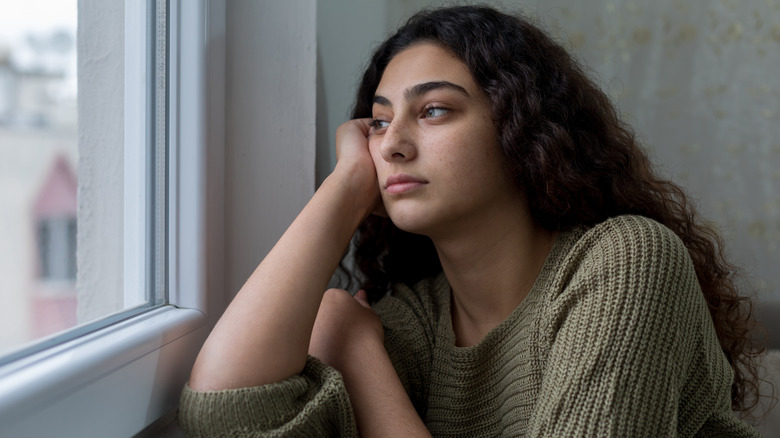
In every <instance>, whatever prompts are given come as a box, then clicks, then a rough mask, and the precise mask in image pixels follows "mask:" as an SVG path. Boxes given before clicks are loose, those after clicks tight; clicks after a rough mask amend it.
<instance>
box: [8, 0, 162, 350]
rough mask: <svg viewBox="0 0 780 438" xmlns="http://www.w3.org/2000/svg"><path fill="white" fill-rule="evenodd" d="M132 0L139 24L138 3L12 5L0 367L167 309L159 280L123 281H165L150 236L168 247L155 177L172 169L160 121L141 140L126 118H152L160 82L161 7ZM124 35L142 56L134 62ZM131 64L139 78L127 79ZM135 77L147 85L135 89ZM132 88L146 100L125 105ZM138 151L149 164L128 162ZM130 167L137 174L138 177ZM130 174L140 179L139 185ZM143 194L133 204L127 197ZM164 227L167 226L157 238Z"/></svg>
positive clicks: (63, 0) (97, 0) (54, 0)
mask: <svg viewBox="0 0 780 438" xmlns="http://www.w3.org/2000/svg"><path fill="white" fill-rule="evenodd" d="M134 3H138V4H139V5H140V6H138V7H135V10H134V13H135V18H136V19H135V20H134V21H133V20H129V21H127V20H126V18H127V16H126V15H127V14H126V9H127V10H131V7H130V6H126V5H125V3H124V2H123V1H121V0H109V1H104V0H80V1H77V0H36V1H25V2H4V4H3V6H2V14H0V299H2V303H3V305H2V306H0V362H1V361H3V360H4V358H6V359H7V358H9V357H12V356H16V355H18V354H21V353H20V352H22V351H27V350H29V349H30V348H35V345H44V344H47V343H48V344H50V343H52V342H57V341H59V340H62V339H65V338H67V337H68V336H71V337H72V336H76V335H78V334H79V333H83V332H85V331H88V330H90V329H91V328H94V322H95V321H97V320H102V321H111V320H115V319H118V318H121V317H122V316H121V315H123V312H125V311H127V310H128V309H129V308H139V307H140V308H144V307H148V306H149V303H150V302H151V303H157V302H159V299H157V298H153V297H154V296H155V295H154V294H155V293H156V294H158V295H159V294H160V290H159V289H161V288H160V287H157V288H156V289H158V290H157V291H154V290H153V289H154V288H153V287H152V286H153V283H152V282H151V281H141V282H132V281H131V282H128V281H127V279H128V278H148V279H151V278H159V277H160V275H161V274H160V272H162V273H164V269H162V268H164V266H162V267H161V266H160V265H159V261H160V260H161V259H163V258H164V254H162V255H161V256H159V257H156V256H155V252H154V251H153V250H152V249H153V248H155V245H154V244H153V242H154V241H153V240H152V239H160V241H161V242H164V241H165V240H164V239H165V236H164V235H163V234H164V219H165V216H164V211H163V213H162V214H163V216H162V220H163V222H162V227H160V226H159V224H160V219H156V218H155V216H154V215H153V213H154V212H155V208H152V207H149V206H151V205H153V204H151V203H152V202H154V201H155V200H156V201H157V202H158V205H160V204H161V205H163V206H164V205H165V199H164V197H165V193H164V192H162V193H161V194H157V193H156V192H154V190H153V189H148V187H153V186H154V177H155V174H154V172H152V171H149V170H148V169H149V168H154V167H155V166H158V167H162V168H163V169H164V167H165V163H164V162H160V161H159V159H156V158H155V154H154V148H155V142H154V138H155V135H154V131H153V129H155V125H154V124H153V123H142V124H141V125H140V129H141V130H143V132H141V133H140V134H139V135H136V136H135V137H134V138H131V140H133V141H130V142H128V141H126V138H127V137H126V135H125V130H126V126H125V125H126V120H131V119H132V120H143V121H146V120H154V118H153V117H152V115H153V114H154V111H153V109H154V99H155V91H154V90H153V89H152V87H153V84H154V83H155V82H154V81H153V80H148V81H146V80H145V79H146V78H145V73H146V72H147V71H148V72H153V71H154V69H153V68H152V66H153V65H154V64H153V63H152V61H151V60H154V56H155V53H156V52H155V48H154V42H155V40H154V36H155V34H154V33H149V32H153V31H154V29H155V26H154V25H153V23H154V20H155V17H156V16H157V15H156V12H155V10H156V9H155V6H154V5H153V4H152V3H153V2H134ZM162 17H163V20H164V18H165V14H164V13H163V14H162ZM77 23H79V24H81V26H78V25H77ZM162 23H165V21H162ZM162 28H163V30H164V29H165V26H164V25H163V27H162ZM147 30H148V31H147ZM163 35H164V31H163ZM128 41H130V43H129V44H131V45H132V44H136V46H137V47H136V49H135V51H136V52H137V53H139V54H140V55H139V57H138V59H130V60H129V61H128V57H127V56H126V51H127V50H126V47H128ZM134 41H135V42H137V43H134ZM163 42H164V40H163ZM163 47H164V43H163ZM163 56H164V53H163ZM163 59H164V58H163ZM135 64H138V65H137V66H136V65H135ZM128 66H129V67H130V70H132V71H139V72H140V74H138V75H130V76H131V77H126V71H127V68H128ZM163 72H164V70H163ZM164 77H165V76H164V74H163V78H164ZM131 81H136V82H135V84H138V83H141V84H146V83H147V82H148V84H149V85H148V86H147V85H141V86H138V85H135V88H133V86H131V85H128V84H130V83H131ZM144 87H148V90H147V89H145V88H144ZM133 89H135V90H140V94H141V96H142V97H141V98H140V99H136V101H137V102H136V105H135V106H134V107H132V108H128V107H127V101H128V99H127V98H126V95H127V91H128V90H133ZM129 100H130V101H133V99H129ZM162 109H163V113H162V120H163V121H164V120H165V117H164V114H165V111H164V110H165V108H164V107H163V108H162ZM134 111H135V113H133V112H134ZM136 127H137V128H138V127H139V126H136ZM161 129H163V132H164V123H163V126H162V128H161ZM163 140H164V138H163ZM161 144H162V145H163V147H164V144H165V143H164V141H163V142H161ZM163 150H164V149H163ZM134 151H140V155H139V154H136V156H137V157H140V159H138V160H135V161H133V160H130V161H128V160H127V156H128V155H129V154H130V155H132V154H133V153H134ZM163 156H164V153H163ZM128 162H131V163H136V164H137V166H136V167H130V169H129V170H128V166H127V163H128ZM133 172H135V173H137V176H138V178H135V179H133V178H131V180H132V181H136V182H137V183H136V184H135V185H134V186H133V187H129V185H128V184H127V181H128V176H132V175H131V174H133ZM157 173H159V172H157ZM164 177H165V176H164V175H162V178H164ZM163 181H164V179H163ZM158 184H159V183H158ZM131 186H132V184H131ZM134 193H135V194H140V198H139V201H138V204H139V205H141V207H139V208H137V209H134V208H133V206H132V205H131V207H130V208H128V207H127V205H128V203H127V202H126V198H127V196H128V195H130V196H132V195H133V194H134ZM161 197H163V198H161ZM163 210H164V208H163ZM132 214H136V216H134V217H127V216H128V215H132ZM138 214H141V215H143V216H142V217H138V216H137V215H138ZM154 224H158V231H157V232H152V231H148V230H147V229H149V228H151V227H152V226H153V225H154ZM159 229H162V230H163V232H162V233H161V232H160V231H159ZM128 240H131V241H133V242H140V243H138V244H137V245H136V246H137V247H138V248H140V257H141V261H140V262H136V263H131V264H130V265H129V266H130V268H127V266H128V263H127V260H126V259H127V253H126V249H127V248H126V247H127V244H126V242H127V241H128ZM131 246H132V245H131ZM157 247H158V248H159V245H158V246H157ZM162 247H163V248H164V245H162ZM157 252H160V251H159V249H158V250H157ZM163 252H164V251H163ZM163 278H164V275H163ZM128 284H129V285H130V286H131V288H134V289H133V290H130V289H131V288H129V287H127V285H128ZM107 316H111V319H105V318H106V317H107ZM74 327H75V328H76V330H70V329H73V328H74ZM44 338H48V341H47V342H46V343H44V344H41V343H40V342H38V341H41V340H42V339H44ZM31 346H32V347H31ZM9 355H10V356H9Z"/></svg>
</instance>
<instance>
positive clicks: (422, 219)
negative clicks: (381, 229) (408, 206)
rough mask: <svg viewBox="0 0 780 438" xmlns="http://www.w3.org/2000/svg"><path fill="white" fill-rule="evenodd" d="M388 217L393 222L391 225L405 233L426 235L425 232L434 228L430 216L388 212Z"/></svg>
mask: <svg viewBox="0 0 780 438" xmlns="http://www.w3.org/2000/svg"><path fill="white" fill-rule="evenodd" d="M388 217H389V218H390V220H391V221H393V225H395V226H396V227H398V228H399V229H400V230H403V231H406V232H407V233H414V234H424V235H428V233H427V230H430V229H431V228H433V227H434V224H433V222H432V221H431V220H430V216H426V215H421V214H410V213H409V212H399V211H388Z"/></svg>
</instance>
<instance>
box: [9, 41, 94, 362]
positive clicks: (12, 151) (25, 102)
mask: <svg viewBox="0 0 780 438" xmlns="http://www.w3.org/2000/svg"><path fill="white" fill-rule="evenodd" d="M75 57H76V53H75V44H74V36H73V35H71V34H69V33H67V32H64V31H54V32H52V33H50V34H46V35H27V36H25V37H24V38H22V39H19V40H18V41H0V298H2V300H3V303H4V305H3V306H0V352H2V351H4V350H8V349H11V348H16V347H18V346H19V345H21V344H24V343H26V342H28V341H30V340H33V339H37V338H39V337H41V336H46V335H49V334H52V333H55V332H57V331H59V330H62V329H64V328H68V327H72V326H73V325H75V324H76V290H75V285H76V243H75V242H76V232H77V225H76V208H77V203H76V199H77V183H76V175H77V173H76V164H77V161H78V134H77V107H76V90H75V85H74V84H75V81H76V79H75V74H76V71H75V65H76V61H75Z"/></svg>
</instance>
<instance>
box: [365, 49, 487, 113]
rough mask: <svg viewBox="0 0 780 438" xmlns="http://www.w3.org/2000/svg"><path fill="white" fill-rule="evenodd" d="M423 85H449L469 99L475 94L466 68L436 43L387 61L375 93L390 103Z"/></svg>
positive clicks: (407, 50) (477, 89) (405, 51)
mask: <svg viewBox="0 0 780 438" xmlns="http://www.w3.org/2000/svg"><path fill="white" fill-rule="evenodd" d="M426 83H449V84H453V85H455V86H456V87H460V88H462V89H464V91H465V92H466V94H468V95H471V96H475V95H476V94H478V92H479V88H478V87H477V84H476V82H475V81H474V78H473V77H472V76H471V73H470V72H469V69H468V67H467V66H466V64H465V63H463V61H461V60H460V59H459V58H458V57H457V56H455V54H453V53H452V52H451V51H449V50H447V49H444V48H442V47H441V46H439V45H436V44H432V43H421V44H416V45H414V46H411V47H409V48H407V49H405V50H403V51H401V52H399V53H398V54H397V55H395V56H394V57H393V59H391V60H390V62H389V63H388V64H387V67H386V68H385V70H384V73H383V74H382V78H381V80H380V81H379V85H378V86H377V89H376V93H375V94H376V95H377V96H384V97H387V98H389V99H391V100H395V99H401V98H403V97H404V94H405V93H406V94H408V93H410V90H413V89H414V87H415V86H419V85H420V84H426ZM453 88H454V87H453Z"/></svg>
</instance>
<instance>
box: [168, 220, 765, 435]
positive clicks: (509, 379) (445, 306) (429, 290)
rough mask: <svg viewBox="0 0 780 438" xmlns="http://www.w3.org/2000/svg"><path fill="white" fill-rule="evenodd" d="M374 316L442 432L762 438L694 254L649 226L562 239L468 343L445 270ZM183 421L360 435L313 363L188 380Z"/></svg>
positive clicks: (617, 223)
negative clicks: (744, 404) (232, 379)
mask: <svg viewBox="0 0 780 438" xmlns="http://www.w3.org/2000/svg"><path fill="white" fill-rule="evenodd" d="M375 309H376V311H377V312H378V313H379V315H380V316H381V318H382V321H383V324H384V326H385V340H386V341H385V344H386V348H387V350H388V353H389V354H390V357H391V359H392V360H393V364H394V365H395V368H396V371H397V372H398V375H399V377H400V378H401V381H402V382H403V383H404V385H405V387H406V390H407V393H408V394H409V397H410V398H411V400H412V402H413V403H414V406H415V408H416V409H417V412H418V413H419V415H420V417H421V418H422V419H423V420H424V421H425V424H426V425H427V427H428V429H429V430H430V432H431V433H432V434H433V436H442V437H444V436H447V437H449V436H461V437H483V436H512V437H514V436H533V437H536V436H545V437H570V436H615V437H640V436H641V437H666V436H681V437H692V436H696V437H720V436H728V437H731V436H734V437H743V436H744V437H752V436H758V433H757V432H755V431H754V430H753V429H751V428H750V427H749V426H747V425H746V424H745V423H743V422H741V421H740V420H739V419H737V418H736V417H735V415H734V413H733V412H732V411H731V409H730V394H731V381H732V378H733V377H732V371H731V368H730V366H729V364H728V362H727V361H726V358H725V357H724V355H723V353H722V351H721V349H720V347H719V344H718V341H717V338H716V335H715V331H714V328H713V325H712V322H711V319H710V316H709V313H708V311H707V307H706V305H705V302H704V299H703V297H702V293H701V290H700V288H699V285H698V283H697V281H696V275H695V273H694V270H693V266H692V264H691V261H690V259H689V257H688V253H687V251H686V249H685V247H684V246H683V244H682V243H681V241H680V240H679V239H678V238H677V237H676V236H675V235H674V234H673V233H672V232H671V231H670V230H668V229H667V228H665V227H663V226H661V225H659V224H657V223H656V222H653V221H651V220H649V219H645V218H642V217H636V216H623V217H618V218H614V219H610V220H608V221H606V222H604V223H602V224H600V225H598V226H595V227H593V228H591V229H588V230H584V229H581V230H578V231H573V232H568V233H562V234H561V235H559V237H558V239H557V241H556V243H555V245H554V246H553V249H552V251H551V253H550V255H549V256H548V258H547V261H546V262H545V265H544V267H543V268H542V270H541V273H540V274H539V277H538V279H537V280H536V283H535V285H534V287H533V289H532V290H531V292H530V293H529V295H528V296H527V298H525V300H523V302H522V303H521V304H520V305H519V306H518V307H517V309H515V310H514V312H513V313H512V314H511V315H510V316H509V317H508V318H507V319H506V320H505V321H503V322H502V323H501V324H499V325H498V326H497V327H496V328H495V329H493V330H492V331H491V332H490V333H488V334H487V336H485V338H484V339H483V340H482V341H481V342H480V343H479V344H477V345H475V346H472V347H465V348H459V347H456V346H455V338H454V334H453V330H452V325H451V320H450V287H449V284H448V283H447V280H446V278H445V277H444V276H443V275H440V276H439V277H437V278H433V279H430V280H427V281H423V282H421V283H420V284H418V285H416V286H415V287H414V288H411V289H410V288H408V287H405V286H399V287H397V288H395V290H394V291H393V293H392V295H391V296H389V297H387V298H384V299H383V300H382V301H380V302H379V303H378V304H377V305H376V306H375ZM258 366H262V364H258ZM377 415H382V413H381V412H378V413H377ZM178 420H179V424H180V426H181V428H182V429H183V430H184V431H185V432H186V433H187V434H188V435H189V436H192V437H199V436H231V437H237V436H259V435H264V434H265V435H268V436H301V437H314V436H357V432H356V427H355V422H354V417H353V414H352V410H351V408H350V405H349V398H348V395H347V393H346V390H345V389H344V384H343V382H342V380H341V376H340V375H339V373H338V372H336V371H335V370H333V369H331V368H329V367H327V366H325V365H323V364H322V363H321V362H319V361H317V360H316V359H314V358H309V361H308V362H307V365H306V368H305V369H304V371H303V373H302V374H301V375H299V376H294V377H292V378H290V379H287V380H285V381H283V382H279V383H275V384H270V385H265V386H262V387H256V388H244V389H236V390H226V391H217V392H195V391H192V390H190V389H189V388H188V387H185V388H184V391H183V393H182V397H181V405H180V410H179V416H178Z"/></svg>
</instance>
